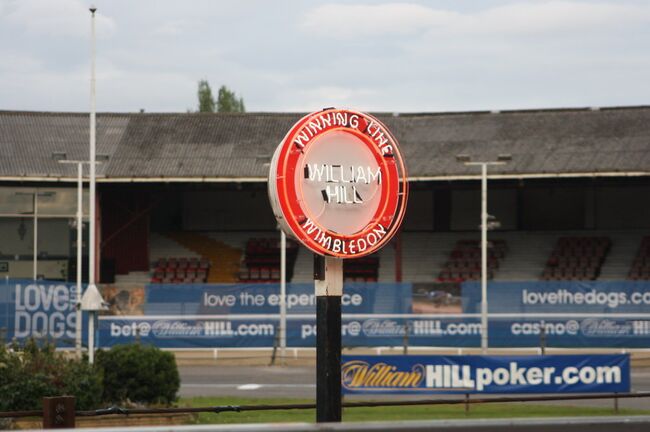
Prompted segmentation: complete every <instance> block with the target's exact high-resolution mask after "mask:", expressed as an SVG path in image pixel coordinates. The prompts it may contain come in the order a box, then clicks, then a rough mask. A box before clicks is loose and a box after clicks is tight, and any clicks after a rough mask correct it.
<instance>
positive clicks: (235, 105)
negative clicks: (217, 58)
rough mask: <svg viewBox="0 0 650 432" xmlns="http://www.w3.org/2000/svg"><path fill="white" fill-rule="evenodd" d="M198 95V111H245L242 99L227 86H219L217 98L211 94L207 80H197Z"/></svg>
mask: <svg viewBox="0 0 650 432" xmlns="http://www.w3.org/2000/svg"><path fill="white" fill-rule="evenodd" d="M197 95H198V97H199V112H209V113H211V112H215V110H216V111H217V112H246V108H245V107H244V99H243V98H242V97H239V98H238V97H237V95H236V94H235V92H233V91H230V90H229V89H228V87H226V86H223V85H222V86H221V87H219V94H218V95H217V100H216V101H215V100H214V96H212V89H211V88H210V83H208V81H207V80H201V81H199V88H198V91H197Z"/></svg>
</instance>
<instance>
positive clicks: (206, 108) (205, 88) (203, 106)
mask: <svg viewBox="0 0 650 432" xmlns="http://www.w3.org/2000/svg"><path fill="white" fill-rule="evenodd" d="M197 94H198V97H199V112H214V108H215V106H216V103H215V101H214V97H213V96H212V89H211V88H210V84H209V83H208V81H207V80H201V81H199V89H198V92H197Z"/></svg>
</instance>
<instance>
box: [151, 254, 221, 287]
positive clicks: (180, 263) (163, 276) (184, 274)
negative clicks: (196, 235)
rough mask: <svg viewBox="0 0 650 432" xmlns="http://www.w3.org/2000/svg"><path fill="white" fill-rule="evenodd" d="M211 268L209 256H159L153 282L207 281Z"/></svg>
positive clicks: (152, 278)
mask: <svg viewBox="0 0 650 432" xmlns="http://www.w3.org/2000/svg"><path fill="white" fill-rule="evenodd" d="M209 269H210V261H209V260H208V259H207V258H201V259H199V258H196V257H190V258H187V257H170V258H159V259H158V260H157V261H156V262H155V264H154V268H153V270H152V277H151V283H178V284H180V283H205V282H206V279H207V277H208V270H209Z"/></svg>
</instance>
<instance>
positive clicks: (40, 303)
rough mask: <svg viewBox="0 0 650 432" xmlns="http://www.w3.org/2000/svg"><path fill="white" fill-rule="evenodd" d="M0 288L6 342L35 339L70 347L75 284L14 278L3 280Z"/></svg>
mask: <svg viewBox="0 0 650 432" xmlns="http://www.w3.org/2000/svg"><path fill="white" fill-rule="evenodd" d="M3 288H4V289H3V290H2V291H3V294H2V296H0V313H2V320H0V323H1V324H0V325H1V327H2V328H4V329H6V330H5V338H6V339H5V340H6V341H7V342H8V341H10V340H16V341H18V342H24V341H25V340H26V339H29V338H35V339H38V340H47V341H50V342H52V343H54V344H56V346H57V347H74V344H75V333H76V325H77V322H76V320H77V317H76V310H75V305H76V303H77V288H76V285H75V284H69V283H65V282H52V281H32V280H15V279H14V280H11V281H6V283H5V284H4V287H3ZM84 327H85V326H84Z"/></svg>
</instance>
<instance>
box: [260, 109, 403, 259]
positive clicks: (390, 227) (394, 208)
mask: <svg viewBox="0 0 650 432" xmlns="http://www.w3.org/2000/svg"><path fill="white" fill-rule="evenodd" d="M407 198H408V181H407V175H406V167H405V165H404V161H403V159H402V156H401V153H400V151H399V146H398V144H397V140H395V138H394V137H393V135H392V134H391V133H390V132H389V131H388V129H387V128H386V127H385V126H384V125H383V124H382V123H381V122H380V121H379V120H377V119H376V118H374V117H372V116H370V115H368V114H365V113H360V112H356V111H351V110H343V109H327V110H323V111H319V112H315V113H312V114H309V115H307V116H305V117H303V118H302V119H300V120H299V121H298V122H297V123H296V124H295V125H294V126H293V127H292V128H291V130H290V131H289V133H288V134H287V135H286V136H285V137H284V139H283V140H282V142H281V143H280V145H279V146H278V148H277V149H276V151H275V154H274V155H273V159H272V161H271V166H270V170H269V199H270V201H271V206H272V207H273V212H274V214H275V217H276V218H277V220H278V222H279V223H280V226H281V227H282V229H283V230H284V231H285V232H286V233H287V234H289V235H291V236H292V237H294V238H296V239H298V240H299V241H300V242H301V243H302V244H303V245H305V246H306V247H307V248H309V249H310V250H312V251H313V252H315V253H318V254H320V255H329V256H333V257H337V258H358V257H362V256H365V255H369V254H371V253H373V252H376V251H377V250H379V249H380V248H381V247H382V246H384V245H385V244H386V243H387V242H388V241H389V240H390V239H391V237H392V236H393V235H394V234H395V232H397V230H398V229H399V226H400V224H401V223H402V219H403V218H404V212H405V210H406V202H407Z"/></svg>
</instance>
